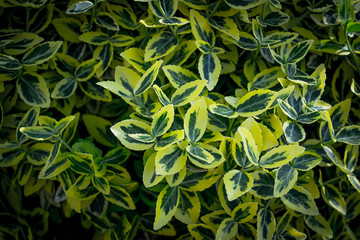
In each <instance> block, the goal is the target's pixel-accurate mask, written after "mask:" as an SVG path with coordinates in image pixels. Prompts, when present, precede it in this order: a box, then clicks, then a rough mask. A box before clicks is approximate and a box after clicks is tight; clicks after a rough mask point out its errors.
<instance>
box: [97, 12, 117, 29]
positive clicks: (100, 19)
mask: <svg viewBox="0 0 360 240" xmlns="http://www.w3.org/2000/svg"><path fill="white" fill-rule="evenodd" d="M95 23H96V24H97V25H98V26H100V27H103V28H106V29H108V30H111V31H118V30H119V25H118V24H117V22H116V20H115V18H114V17H113V16H112V15H111V14H110V13H108V12H98V13H97V14H96V17H95Z"/></svg>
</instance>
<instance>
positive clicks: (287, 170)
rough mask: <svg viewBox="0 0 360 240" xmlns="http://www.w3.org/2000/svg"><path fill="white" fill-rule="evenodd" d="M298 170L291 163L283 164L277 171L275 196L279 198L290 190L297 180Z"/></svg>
mask: <svg viewBox="0 0 360 240" xmlns="http://www.w3.org/2000/svg"><path fill="white" fill-rule="evenodd" d="M297 177H298V172H297V170H296V169H295V168H294V167H292V166H291V165H289V164H285V165H283V166H281V167H280V168H279V169H278V171H277V172H276V177H275V187H274V197H276V198H278V197H281V196H283V195H284V194H286V193H287V192H289V191H290V189H291V188H292V187H293V186H294V184H295V182H296V181H297Z"/></svg>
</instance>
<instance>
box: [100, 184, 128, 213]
mask: <svg viewBox="0 0 360 240" xmlns="http://www.w3.org/2000/svg"><path fill="white" fill-rule="evenodd" d="M104 197H105V198H106V199H107V200H109V202H111V203H113V204H116V205H118V206H120V207H123V208H125V209H129V210H134V209H135V204H134V201H133V200H132V198H131V196H130V194H129V193H128V192H127V191H126V190H125V189H124V188H122V187H120V186H110V193H109V195H104Z"/></svg>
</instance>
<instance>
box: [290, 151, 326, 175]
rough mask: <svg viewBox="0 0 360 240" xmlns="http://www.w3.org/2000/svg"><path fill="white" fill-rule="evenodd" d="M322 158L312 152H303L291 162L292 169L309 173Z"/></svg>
mask: <svg viewBox="0 0 360 240" xmlns="http://www.w3.org/2000/svg"><path fill="white" fill-rule="evenodd" d="M321 160H322V158H321V156H319V155H318V154H316V153H314V152H308V151H306V152H303V153H301V154H299V155H297V156H296V157H295V158H294V160H293V163H294V164H293V167H294V168H296V169H297V170H299V171H309V170H310V169H312V168H313V167H315V166H316V165H318V164H319V163H320V162H321Z"/></svg>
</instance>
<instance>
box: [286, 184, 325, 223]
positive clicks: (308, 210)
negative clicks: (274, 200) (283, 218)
mask: <svg viewBox="0 0 360 240" xmlns="http://www.w3.org/2000/svg"><path fill="white" fill-rule="evenodd" d="M281 200H282V202H283V203H284V204H285V205H286V206H288V207H289V208H291V209H293V210H295V211H298V212H301V213H303V214H305V215H310V216H314V215H318V214H319V210H318V208H317V207H316V204H315V201H314V199H313V198H312V196H311V195H310V193H309V192H308V191H306V190H305V189H303V188H302V187H298V186H295V187H294V188H292V189H291V190H290V191H289V192H288V193H287V194H285V195H284V196H282V197H281Z"/></svg>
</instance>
